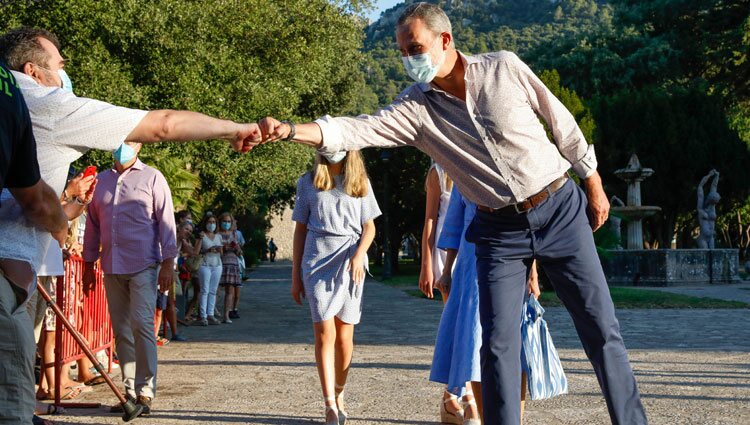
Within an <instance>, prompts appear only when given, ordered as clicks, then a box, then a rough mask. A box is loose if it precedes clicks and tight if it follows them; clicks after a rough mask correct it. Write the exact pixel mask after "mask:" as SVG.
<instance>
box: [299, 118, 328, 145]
mask: <svg viewBox="0 0 750 425" xmlns="http://www.w3.org/2000/svg"><path fill="white" fill-rule="evenodd" d="M296 127H297V128H296V133H297V134H296V135H295V136H294V140H293V141H294V142H297V143H300V144H302V145H307V146H312V147H314V148H320V147H321V145H322V144H323V133H322V132H321V131H320V126H319V125H318V124H316V123H314V122H309V123H306V124H297V126H296Z"/></svg>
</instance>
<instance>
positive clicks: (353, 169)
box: [312, 151, 368, 198]
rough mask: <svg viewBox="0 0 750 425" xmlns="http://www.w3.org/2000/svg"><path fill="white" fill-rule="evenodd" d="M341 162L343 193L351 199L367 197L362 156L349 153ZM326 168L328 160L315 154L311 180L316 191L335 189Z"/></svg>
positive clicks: (357, 153)
mask: <svg viewBox="0 0 750 425" xmlns="http://www.w3.org/2000/svg"><path fill="white" fill-rule="evenodd" d="M343 161H344V188H343V190H344V192H346V194H347V195H349V196H351V197H353V198H364V197H365V196H367V190H368V189H367V186H368V185H367V182H368V178H367V170H366V169H365V162H364V161H363V160H362V154H361V153H359V151H349V152H347V153H346V158H344V159H343ZM328 167H329V162H328V160H327V159H325V157H324V156H322V155H321V154H316V155H315V167H314V168H313V176H312V178H313V186H315V188H316V189H318V190H331V189H333V188H334V187H336V182H335V181H334V180H333V176H332V175H331V172H330V170H329V169H328Z"/></svg>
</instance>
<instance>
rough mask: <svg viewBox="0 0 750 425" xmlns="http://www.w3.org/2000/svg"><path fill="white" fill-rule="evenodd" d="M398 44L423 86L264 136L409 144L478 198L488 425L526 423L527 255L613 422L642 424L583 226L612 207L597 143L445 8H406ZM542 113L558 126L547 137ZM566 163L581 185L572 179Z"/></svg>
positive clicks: (533, 80) (336, 145) (472, 234)
mask: <svg viewBox="0 0 750 425" xmlns="http://www.w3.org/2000/svg"><path fill="white" fill-rule="evenodd" d="M396 40H397V42H398V46H399V49H400V50H401V55H402V58H403V61H404V66H405V68H406V70H407V73H408V74H409V75H410V76H411V77H412V78H413V79H414V80H416V81H417V83H418V84H415V85H412V86H411V87H409V88H408V89H406V90H405V91H404V92H403V93H402V94H401V95H400V96H399V98H398V99H397V100H396V101H394V102H393V103H392V104H391V105H389V106H387V107H385V108H383V109H381V110H380V111H378V112H377V113H375V114H374V115H369V116H368V115H362V116H360V117H357V118H332V117H329V116H326V117H324V118H322V119H319V120H317V121H316V122H315V123H308V124H302V125H298V126H296V128H295V126H294V125H293V124H291V123H281V122H279V121H277V120H275V119H273V118H266V119H264V120H263V121H262V122H261V130H262V131H263V133H264V138H265V140H279V139H287V140H294V141H297V142H300V143H304V144H307V145H310V146H314V147H316V148H318V149H319V150H320V152H322V153H325V152H335V151H338V150H354V149H361V148H365V147H371V146H378V147H397V146H405V145H411V146H416V147H417V148H419V149H420V150H422V151H423V152H425V153H427V154H428V155H430V156H431V157H432V158H433V159H434V160H435V161H436V162H437V163H439V164H440V165H441V166H442V167H443V168H444V169H445V170H446V171H447V172H448V174H449V175H450V176H451V177H452V178H453V180H454V182H455V183H456V185H457V187H458V189H459V190H460V191H461V193H462V194H463V195H464V196H466V197H467V198H468V199H469V200H471V201H473V202H475V203H476V204H477V205H478V208H477V214H476V217H475V218H474V222H473V223H472V225H471V227H470V228H469V229H468V230H467V240H469V241H470V242H473V243H475V245H476V249H477V273H478V279H479V282H478V284H479V297H480V318H481V322H482V333H483V342H482V349H481V359H482V395H483V399H484V400H483V403H484V421H485V423H486V424H493V425H494V424H518V423H520V421H521V418H520V392H519V391H518V388H519V387H520V380H521V362H520V350H521V331H520V327H519V320H520V317H521V305H522V302H523V298H524V294H525V291H526V285H525V284H526V277H527V276H528V273H529V267H530V266H531V263H532V260H533V259H535V258H536V259H538V260H539V262H540V264H541V265H542V267H543V268H544V270H545V272H546V273H547V275H548V276H549V277H550V279H551V280H552V283H553V285H554V286H555V289H556V292H557V294H558V295H559V296H560V298H561V299H562V300H563V303H564V304H565V306H566V307H567V308H568V310H569V312H570V314H571V316H572V318H573V321H574V323H575V325H576V329H577V330H578V334H579V336H580V338H581V342H582V343H583V346H584V350H585V351H586V354H587V355H588V357H589V359H590V360H591V363H592V365H593V366H594V371H595V372H596V375H597V377H598V378H599V382H600V385H601V388H602V392H603V393H604V396H605V399H606V401H607V407H608V408H609V413H610V417H611V419H612V422H613V423H615V424H644V423H646V415H645V412H644V410H643V406H642V405H641V401H640V395H639V393H638V388H637V385H636V382H635V378H634V376H633V372H632V370H631V367H630V363H629V361H628V357H627V352H626V350H625V345H624V344H623V341H622V337H621V336H620V330H619V324H618V322H617V319H616V317H615V313H614V307H613V304H612V300H611V298H610V296H609V290H608V287H607V282H606V281H605V279H604V274H603V272H602V268H601V264H600V263H599V260H598V257H597V255H596V248H595V246H594V240H593V237H592V233H591V228H594V229H597V228H599V227H600V226H601V225H602V224H603V223H604V222H605V220H606V219H607V215H608V211H609V202H608V201H607V197H606V195H605V193H604V190H603V188H602V183H601V178H600V177H599V174H598V173H597V172H596V166H597V162H596V156H595V154H594V148H593V146H590V145H588V144H587V143H586V140H585V139H584V137H583V134H582V133H581V131H580V129H579V128H578V125H577V124H576V122H575V119H574V118H573V116H572V115H571V114H570V112H568V110H567V109H566V108H565V107H564V106H563V105H562V103H560V101H559V100H557V99H556V98H555V97H554V96H553V95H552V93H551V92H550V91H549V90H548V89H547V87H545V86H544V84H543V83H542V82H541V81H540V80H539V78H537V77H536V75H534V73H533V72H532V71H531V70H530V69H529V67H528V66H526V64H524V63H523V62H522V61H521V60H520V59H519V58H518V57H517V56H516V55H514V54H513V53H510V52H496V53H488V54H483V55H477V56H469V55H465V54H463V53H461V52H459V51H457V50H455V49H454V47H453V36H452V34H451V26H450V21H449V20H448V17H447V16H446V15H445V12H443V11H442V10H441V9H440V8H439V7H437V6H435V5H431V4H428V3H414V4H411V5H409V6H408V7H407V8H406V9H405V11H404V12H403V14H402V15H401V17H400V18H399V21H398V25H397V27H396ZM538 117H541V118H542V119H544V121H545V122H546V123H547V125H548V126H549V128H550V129H551V130H552V134H553V136H554V144H553V143H550V142H549V140H548V139H547V135H546V132H545V129H544V126H543V125H542V124H541V123H540V121H539V118H538ZM570 168H573V170H574V171H575V172H576V174H578V176H579V177H580V178H581V179H582V180H583V185H584V187H585V193H584V192H583V190H581V189H580V188H579V187H578V186H576V185H574V184H573V182H572V181H571V180H570V179H568V178H567V177H566V176H567V172H568V170H569V169H570ZM587 214H588V216H589V218H587Z"/></svg>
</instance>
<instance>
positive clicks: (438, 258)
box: [419, 163, 453, 303]
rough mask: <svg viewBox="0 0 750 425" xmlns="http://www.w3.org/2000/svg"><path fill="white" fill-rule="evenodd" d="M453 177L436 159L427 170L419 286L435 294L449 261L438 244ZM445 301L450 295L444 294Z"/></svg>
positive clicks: (430, 294) (428, 295) (426, 293)
mask: <svg viewBox="0 0 750 425" xmlns="http://www.w3.org/2000/svg"><path fill="white" fill-rule="evenodd" d="M452 189H453V180H451V178H450V177H449V176H448V174H447V173H446V172H445V171H443V168H442V167H440V166H439V165H438V164H435V163H433V164H432V166H431V167H430V170H429V171H428V172H427V179H426V181H425V192H426V203H425V212H424V227H423V228H422V267H421V268H420V272H419V289H421V290H422V292H423V293H424V294H425V295H426V296H427V298H432V297H433V291H432V290H433V287H434V286H435V282H437V281H438V279H440V275H441V274H442V273H443V265H444V264H445V251H444V250H442V249H438V248H437V246H436V244H437V241H438V240H439V239H440V232H441V231H442V229H443V223H444V222H445V213H446V212H447V211H448V204H449V203H450V199H451V190H452ZM441 294H442V296H443V303H445V301H446V300H447V299H448V296H447V294H443V293H442V292H441Z"/></svg>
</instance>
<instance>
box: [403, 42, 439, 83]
mask: <svg viewBox="0 0 750 425" xmlns="http://www.w3.org/2000/svg"><path fill="white" fill-rule="evenodd" d="M442 40H443V37H441V36H439V35H438V37H437V38H436V39H435V42H433V43H432V47H430V50H428V51H427V52H425V53H422V54H419V55H412V56H404V57H402V58H401V61H402V62H403V63H404V68H406V73H407V74H409V76H410V77H411V78H412V79H413V80H414V81H416V82H418V83H429V82H430V81H432V80H433V79H434V78H435V76H436V75H437V73H438V71H439V70H440V67H441V66H443V62H445V51H444V50H442V49H441V50H440V54H441V57H440V59H439V60H438V63H432V56H431V55H430V51H431V50H432V49H433V48H434V47H435V44H437V42H438V41H442Z"/></svg>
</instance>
